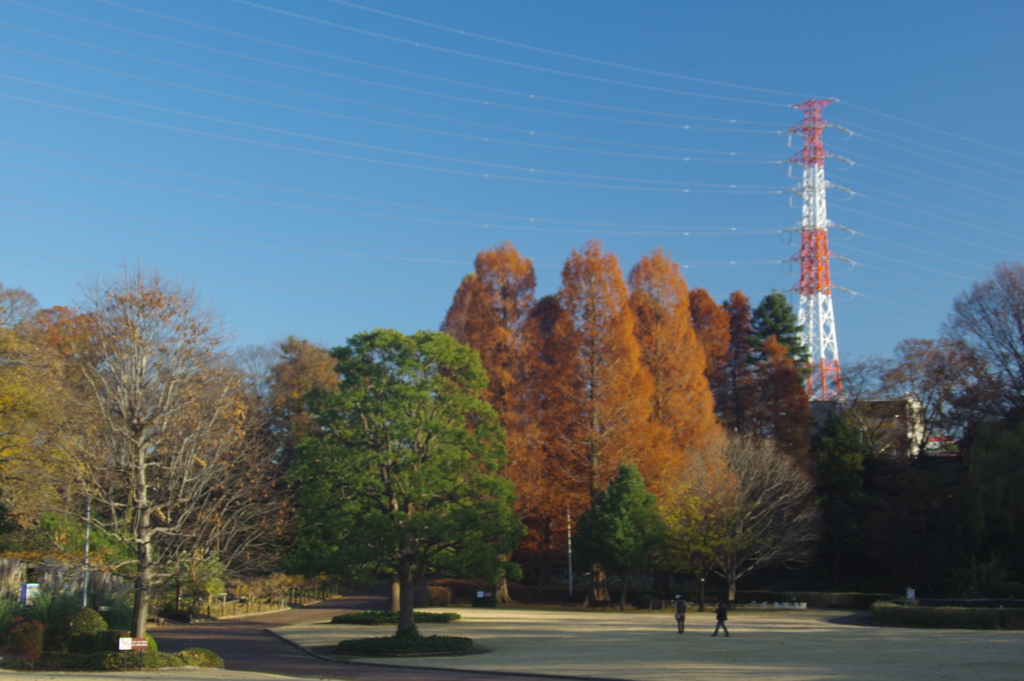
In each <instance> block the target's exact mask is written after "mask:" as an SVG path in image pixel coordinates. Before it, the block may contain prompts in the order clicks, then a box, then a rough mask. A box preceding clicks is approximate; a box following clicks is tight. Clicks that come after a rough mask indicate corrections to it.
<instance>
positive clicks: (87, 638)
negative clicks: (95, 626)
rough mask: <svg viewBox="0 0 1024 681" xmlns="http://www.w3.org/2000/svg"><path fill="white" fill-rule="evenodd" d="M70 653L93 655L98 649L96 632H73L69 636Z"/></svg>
mask: <svg viewBox="0 0 1024 681" xmlns="http://www.w3.org/2000/svg"><path fill="white" fill-rule="evenodd" d="M67 642H68V652H69V653H82V654H83V655H91V654H92V653H95V652H96V651H97V648H96V634H72V635H71V636H68V638H67Z"/></svg>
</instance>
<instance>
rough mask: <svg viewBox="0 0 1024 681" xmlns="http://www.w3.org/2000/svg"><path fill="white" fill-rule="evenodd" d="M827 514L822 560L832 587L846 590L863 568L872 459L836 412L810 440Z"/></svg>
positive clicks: (854, 428)
mask: <svg viewBox="0 0 1024 681" xmlns="http://www.w3.org/2000/svg"><path fill="white" fill-rule="evenodd" d="M811 455H812V457H813V458H814V461H815V464H816V468H817V480H818V505H819V507H820V508H821V512H822V525H823V528H822V540H823V541H822V545H821V548H820V550H819V558H818V559H819V561H821V563H822V567H823V568H824V569H825V570H827V572H828V575H829V578H830V581H831V583H832V584H831V588H833V589H836V590H838V589H841V588H844V587H846V586H847V585H849V584H850V582H851V581H852V580H853V579H854V578H856V577H857V576H859V574H860V569H861V568H862V567H863V564H864V548H865V546H864V519H865V517H866V513H867V508H866V505H867V495H866V494H865V493H864V476H865V471H864V464H865V462H866V461H867V459H868V457H869V456H870V455H871V448H870V447H869V446H868V443H867V441H866V440H865V438H864V435H863V433H862V432H861V430H860V428H858V427H857V426H856V425H854V424H853V423H852V422H851V421H850V420H848V419H847V418H845V417H843V416H840V415H839V414H833V415H832V416H830V417H829V418H828V420H826V421H825V424H824V425H823V426H822V428H821V430H819V431H818V432H817V433H816V434H815V436H814V438H813V440H812V441H811Z"/></svg>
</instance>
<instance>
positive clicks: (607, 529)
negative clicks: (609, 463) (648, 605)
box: [578, 463, 665, 610]
mask: <svg viewBox="0 0 1024 681" xmlns="http://www.w3.org/2000/svg"><path fill="white" fill-rule="evenodd" d="M578 531H579V540H578V541H579V546H580V551H581V552H582V553H583V554H584V555H585V556H587V557H588V560H589V561H590V562H593V563H599V564H600V565H601V566H602V567H605V568H608V569H610V570H613V571H615V572H617V573H618V574H619V576H620V578H621V579H622V601H621V604H620V605H621V608H622V609H623V610H625V609H626V589H627V586H628V583H629V573H630V572H632V571H633V570H635V569H636V568H638V567H640V566H642V565H644V563H646V562H647V561H648V560H649V559H650V557H651V555H652V554H653V553H654V552H655V550H657V548H658V547H659V546H660V545H661V542H662V541H663V540H664V537H665V530H664V525H663V523H662V521H661V517H660V516H659V514H658V509H657V499H656V498H655V496H654V495H653V494H651V493H650V492H648V491H647V487H646V486H645V485H644V480H643V477H641V475H640V471H639V470H637V468H636V466H632V465H629V464H625V463H623V464H621V465H620V466H619V474H618V476H617V477H616V478H615V479H614V480H612V481H611V482H610V483H609V484H608V487H607V488H606V489H604V490H603V491H602V492H599V493H598V495H597V497H596V498H595V499H594V505H593V506H592V507H591V508H590V509H589V510H588V511H587V512H586V513H584V514H583V517H582V518H580V524H579V530H578Z"/></svg>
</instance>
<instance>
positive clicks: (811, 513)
mask: <svg viewBox="0 0 1024 681" xmlns="http://www.w3.org/2000/svg"><path fill="white" fill-rule="evenodd" d="M704 458H708V457H704ZM715 458H718V457H711V458H710V459H709V460H711V461H713V460H714V459H715ZM724 459H725V461H724V463H725V470H724V471H722V472H721V473H717V472H712V474H710V475H708V474H695V475H694V476H693V480H695V481H696V483H697V485H696V486H695V487H694V491H695V492H697V493H698V494H700V495H701V497H702V498H703V505H704V508H705V511H704V512H705V513H708V514H709V515H711V516H713V517H715V518H716V519H717V523H715V525H716V531H715V537H714V541H709V542H707V547H708V548H709V549H710V550H711V552H712V553H713V555H714V568H713V569H714V572H715V573H716V574H718V575H720V576H721V577H722V578H724V579H725V580H726V583H727V584H728V588H729V600H730V601H735V600H736V582H737V581H738V580H739V579H740V578H742V577H743V576H745V575H747V574H749V573H750V572H752V571H754V570H756V569H758V568H763V567H767V566H769V565H778V564H799V563H802V562H806V561H807V560H809V559H810V558H811V557H812V555H813V548H814V543H815V542H816V540H817V539H818V535H819V516H820V513H819V512H818V510H817V508H816V507H815V505H814V500H813V498H812V493H813V490H814V486H813V485H812V483H811V480H810V478H809V476H808V475H807V474H806V473H805V472H804V471H803V470H801V469H800V468H799V467H798V466H797V465H796V464H795V463H794V461H793V460H792V458H791V457H789V456H788V455H786V454H783V453H781V452H779V450H778V449H777V448H776V447H775V445H774V443H772V442H771V441H770V440H759V439H755V438H750V437H733V438H730V440H729V442H728V443H727V444H726V445H725V451H724ZM713 467H714V468H719V467H720V464H719V465H715V466H713Z"/></svg>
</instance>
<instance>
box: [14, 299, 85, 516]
mask: <svg viewBox="0 0 1024 681" xmlns="http://www.w3.org/2000/svg"><path fill="white" fill-rule="evenodd" d="M34 314H36V311H35V298H34V297H32V296H31V294H29V293H27V292H25V291H23V290H22V289H10V288H3V287H2V286H0V504H2V505H3V507H4V509H6V510H7V511H8V512H9V513H10V514H11V516H12V517H13V518H16V519H17V523H18V524H19V525H22V526H24V525H26V524H28V523H29V522H30V521H33V520H37V519H38V518H39V516H40V514H41V513H43V512H44V511H45V509H46V508H47V506H48V505H49V502H50V501H52V499H53V497H54V495H55V494H56V490H55V488H54V487H53V486H51V485H47V484H43V480H44V479H46V478H48V477H51V476H55V475H56V474H57V473H59V472H61V471H66V470H67V467H66V465H64V464H63V463H61V462H60V461H59V456H58V452H59V451H60V448H61V446H62V445H63V443H64V441H63V432H64V430H63V423H64V420H65V419H66V418H67V417H68V414H69V401H68V394H67V389H66V387H65V385H64V382H63V373H64V372H63V363H62V358H61V356H60V354H59V353H58V352H57V351H56V350H55V349H54V348H52V347H50V346H48V345H47V344H45V343H40V342H38V339H37V338H35V336H34V334H33V333H32V330H31V320H32V317H33V315H34Z"/></svg>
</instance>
